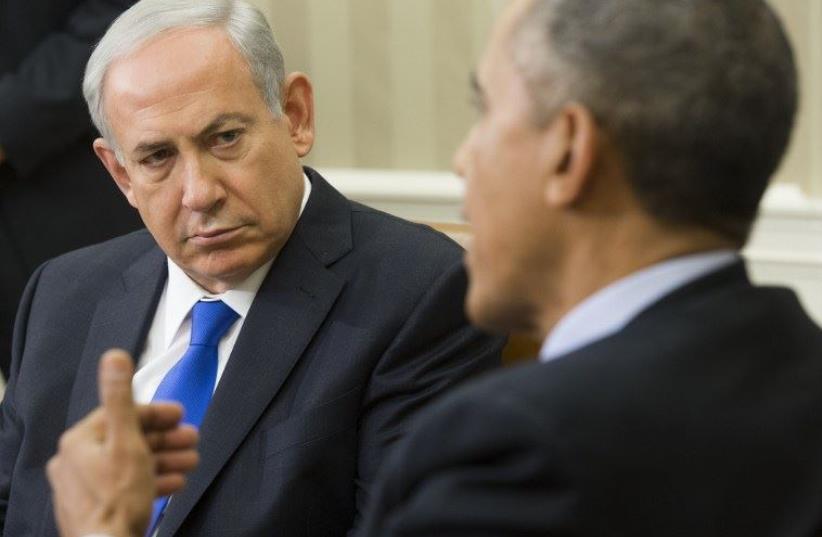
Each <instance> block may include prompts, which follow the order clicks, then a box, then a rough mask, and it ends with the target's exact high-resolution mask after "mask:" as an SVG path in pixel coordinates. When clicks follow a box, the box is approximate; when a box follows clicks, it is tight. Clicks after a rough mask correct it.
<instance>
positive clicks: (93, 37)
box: [0, 0, 134, 177]
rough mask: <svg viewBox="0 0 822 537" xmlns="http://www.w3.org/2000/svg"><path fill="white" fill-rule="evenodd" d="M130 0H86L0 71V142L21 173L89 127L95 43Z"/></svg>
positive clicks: (73, 139)
mask: <svg viewBox="0 0 822 537" xmlns="http://www.w3.org/2000/svg"><path fill="white" fill-rule="evenodd" d="M133 3H134V1H132V0H86V1H84V2H82V3H80V4H79V5H78V6H77V7H76V8H75V10H74V11H73V12H72V13H71V14H70V16H69V18H68V20H67V21H66V23H65V25H64V26H63V27H62V28H61V29H60V30H58V31H55V32H53V33H51V34H49V35H47V36H46V37H45V38H44V39H43V40H42V41H41V42H40V43H39V45H38V46H37V47H35V48H34V49H33V50H31V52H30V53H29V55H28V56H27V57H26V58H24V59H23V61H22V62H21V63H20V65H19V66H18V67H17V69H16V71H13V72H11V73H5V74H0V146H2V147H3V148H4V150H5V152H6V158H7V159H8V164H10V165H11V167H13V168H14V169H15V171H16V172H17V175H18V176H19V177H25V176H26V175H28V174H30V173H31V172H32V171H33V170H34V169H35V168H37V166H38V165H39V164H40V163H42V162H44V161H46V160H48V159H49V158H51V157H52V156H54V155H56V154H58V153H60V151H62V150H64V149H65V148H66V147H67V146H68V145H70V144H71V143H73V142H76V141H77V139H78V138H79V137H80V136H82V135H84V134H85V133H87V132H89V131H90V125H91V123H90V120H89V114H88V110H87V108H86V104H85V100H84V98H83V93H82V81H83V74H84V72H85V68H86V62H87V61H88V59H89V56H90V55H91V51H92V49H93V47H94V45H95V43H96V42H97V41H98V40H99V39H100V38H101V37H102V36H103V34H104V33H105V31H106V29H107V28H108V26H109V25H110V24H111V23H112V22H113V21H114V19H115V18H116V17H117V16H118V15H119V14H120V13H122V12H123V11H124V10H125V9H127V8H128V7H129V6H130V5H131V4H133Z"/></svg>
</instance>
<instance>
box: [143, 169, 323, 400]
mask: <svg viewBox="0 0 822 537" xmlns="http://www.w3.org/2000/svg"><path fill="white" fill-rule="evenodd" d="M303 181H304V184H305V188H304V191H303V199H302V205H301V207H300V215H302V213H303V211H304V210H305V206H306V204H307V203H308V197H309V195H310V194H311V182H310V181H309V180H308V177H306V176H305V174H303ZM167 262H168V279H167V280H166V285H165V288H164V289H163V294H162V295H161V296H160V301H159V302H158V304H157V309H156V310H155V312H154V319H153V320H152V322H151V327H150V328H149V331H148V337H147V339H146V347H145V350H144V351H143V353H142V354H141V355H140V358H139V360H138V361H137V373H136V374H135V375H134V381H133V382H132V387H133V389H134V399H135V401H137V402H138V403H148V402H150V401H151V398H152V397H154V392H155V391H157V387H158V386H159V385H160V382H162V380H163V378H164V377H165V376H166V373H168V372H169V370H171V368H172V367H174V365H175V364H176V363H177V362H178V361H179V360H180V358H182V357H183V355H184V354H185V352H186V350H187V349H188V344H189V340H190V339H191V308H192V307H193V306H194V304H196V303H197V301H199V300H201V299H208V300H212V299H213V300H222V301H223V302H225V303H226V305H228V306H229V307H230V308H231V309H233V310H234V311H235V312H237V314H239V316H240V317H239V319H237V321H236V322H235V323H234V324H233V325H232V326H231V328H229V330H228V331H227V332H226V334H225V335H224V336H223V338H222V339H221V340H220V343H219V345H218V347H217V380H216V382H215V383H214V388H215V390H216V388H217V385H218V384H219V382H220V378H222V375H223V371H225V368H226V365H227V364H228V359H229V357H230V356H231V351H232V350H233V349H234V344H235V343H236V342H237V337H238V336H239V334H240V331H241V330H242V328H243V324H244V323H245V318H246V316H248V311H249V310H250V309H251V304H252V302H254V297H255V296H257V291H258V290H259V289H260V285H262V283H263V280H264V279H265V276H266V274H268V271H269V269H270V268H271V265H272V263H273V262H274V260H273V259H272V260H271V261H269V262H268V263H266V264H265V265H263V266H262V267H260V268H258V269H257V270H256V271H254V273H252V274H251V276H249V277H248V278H247V279H246V280H245V281H244V282H242V283H241V284H240V285H238V286H237V287H236V288H234V289H231V290H229V291H226V292H225V293H222V294H219V295H215V294H213V293H210V292H208V291H206V290H205V289H203V288H202V287H200V286H199V285H198V284H197V283H196V282H194V281H193V280H192V279H191V278H189V277H188V275H187V274H186V273H185V272H183V270H182V269H181V268H180V267H178V266H177V265H176V264H175V263H174V262H173V261H172V260H171V259H168V261H167Z"/></svg>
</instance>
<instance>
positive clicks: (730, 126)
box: [511, 0, 798, 245]
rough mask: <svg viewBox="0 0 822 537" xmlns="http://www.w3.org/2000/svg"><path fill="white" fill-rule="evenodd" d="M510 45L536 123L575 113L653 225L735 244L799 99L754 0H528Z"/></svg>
mask: <svg viewBox="0 0 822 537" xmlns="http://www.w3.org/2000/svg"><path fill="white" fill-rule="evenodd" d="M511 46H512V47H513V50H512V52H513V57H514V59H515V62H516V64H517V66H518V68H519V69H520V70H521V72H522V73H523V75H524V76H525V78H526V80H527V81H528V84H529V88H530V90H531V92H532V94H533V97H534V105H535V115H536V116H537V121H542V122H544V121H547V120H548V119H550V117H551V116H552V114H553V113H554V112H555V111H556V110H557V108H558V107H559V106H561V105H562V104H563V103H565V102H570V101H575V102H579V103H581V104H583V105H584V106H586V107H587V108H589V109H590V110H591V112H592V113H593V115H594V117H595V118H596V120H597V122H598V123H599V125H600V126H601V127H602V128H603V129H604V130H605V132H607V133H608V134H609V135H610V137H611V138H612V140H613V141H614V143H615V144H616V146H617V148H618V150H619V151H620V153H621V155H622V157H623V160H624V165H625V169H626V172H627V175H628V179H629V181H630V183H631V187H632V189H633V191H634V194H635V195H636V197H637V199H638V200H639V202H640V203H641V205H642V206H643V208H644V210H645V211H647V212H648V213H649V214H650V215H651V216H652V217H654V218H655V219H657V220H658V221H660V222H662V223H664V224H667V225H672V226H683V227H697V228H702V229H706V230H709V231H711V232H715V233H719V234H721V235H722V236H724V237H727V238H729V239H731V240H733V241H735V242H736V243H737V244H739V245H742V244H743V243H744V242H745V240H746V239H747V236H748V234H749V232H750V228H751V225H752V223H753V221H754V219H755V217H756V214H757V210H758V205H759V201H760V199H761V197H762V195H763V193H764V191H765V189H766V188H767V184H768V181H769V179H770V177H771V175H772V174H773V173H774V171H775V170H776V168H777V167H778V165H779V163H780V161H781V158H782V156H783V154H784V152H785V149H786V147H787V144H788V141H789V139H790V133H791V130H792V127H793V122H794V116H795V113H796V108H797V100H798V98H797V81H796V78H797V75H796V68H795V64H794V58H793V53H792V51H791V47H790V44H789V43H788V39H787V37H786V35H785V32H784V30H783V28H782V25H781V23H780V21H779V20H778V18H777V17H776V15H775V14H774V12H773V11H772V10H771V8H770V7H769V6H768V5H767V4H766V3H765V2H764V1H763V0H721V1H717V0H533V1H532V2H531V5H530V6H529V8H528V9H527V11H526V13H525V14H524V15H523V16H522V18H521V19H520V21H519V24H518V27H517V28H516V30H515V32H514V34H513V37H512V39H511Z"/></svg>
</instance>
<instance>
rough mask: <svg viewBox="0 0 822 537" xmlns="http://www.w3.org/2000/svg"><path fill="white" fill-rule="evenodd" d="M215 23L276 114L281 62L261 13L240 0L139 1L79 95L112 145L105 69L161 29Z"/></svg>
mask: <svg viewBox="0 0 822 537" xmlns="http://www.w3.org/2000/svg"><path fill="white" fill-rule="evenodd" d="M204 26H217V27H222V28H224V29H225V31H226V33H227V34H228V36H229V38H230V39H231V41H232V42H233V44H234V46H236V47H237V50H238V51H239V52H240V54H241V55H242V56H243V57H244V58H245V59H246V61H247V62H248V65H249V68H250V70H251V75H252V77H253V79H254V83H255V84H256V86H257V88H258V89H259V90H260V93H261V95H262V97H263V99H264V100H265V102H266V103H267V105H268V107H269V108H270V109H271V111H272V112H273V113H274V114H275V115H279V114H280V112H281V109H280V89H281V86H282V83H283V80H284V79H285V63H284V60H283V55H282V52H281V51H280V48H279V46H278V45H277V43H276V41H275V39H274V35H273V34H272V32H271V28H270V26H269V25H268V22H267V21H266V19H265V16H264V15H263V14H262V13H261V12H260V11H259V10H258V9H257V8H256V7H254V6H253V5H251V4H250V3H248V2H246V1H245V0H141V1H140V2H137V3H136V4H134V5H133V6H132V7H131V8H130V9H128V10H127V11H125V12H124V13H123V14H122V15H120V17H118V18H117V20H116V21H114V23H113V24H112V25H111V27H110V28H109V29H108V31H107V32H106V34H105V36H103V38H102V39H101V40H100V43H99V44H98V45H97V47H96V48H95V50H94V52H93V53H92V55H91V58H90V59H89V62H88V65H87V66H86V74H85V79H84V80H83V93H84V95H85V98H86V102H87V103H88V107H89V112H90V113H91V117H92V120H93V121H94V124H95V126H96V127H97V129H98V130H99V131H100V134H101V135H102V136H103V137H104V138H106V139H107V140H108V141H109V142H110V143H111V144H112V145H113V146H116V144H115V143H114V142H115V141H114V139H113V136H112V134H111V130H110V128H109V126H108V123H107V121H106V117H105V111H104V104H103V103H104V98H105V95H104V91H103V88H104V84H105V77H106V73H107V72H108V69H109V67H110V66H111V64H112V63H113V62H115V61H116V60H117V59H119V58H122V57H124V56H127V55H128V54H130V53H131V52H134V51H135V50H137V49H139V48H140V47H141V46H142V45H143V44H145V43H146V42H148V41H149V40H151V39H152V38H154V37H157V36H159V35H160V34H162V33H165V32H169V31H172V30H176V29H183V28H192V27H204Z"/></svg>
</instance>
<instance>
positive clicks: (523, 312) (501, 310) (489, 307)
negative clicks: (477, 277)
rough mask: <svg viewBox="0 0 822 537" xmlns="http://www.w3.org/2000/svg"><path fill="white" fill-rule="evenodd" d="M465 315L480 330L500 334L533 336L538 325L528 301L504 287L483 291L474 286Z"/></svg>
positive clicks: (489, 288)
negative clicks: (531, 334)
mask: <svg viewBox="0 0 822 537" xmlns="http://www.w3.org/2000/svg"><path fill="white" fill-rule="evenodd" d="M465 313H466V315H467V316H468V320H469V321H470V322H471V324H473V325H474V326H476V327H477V328H480V329H482V330H484V331H486V332H490V333H497V334H508V333H511V332H530V331H531V330H533V329H534V326H535V322H536V314H535V310H534V308H533V307H531V305H530V303H529V301H528V300H526V299H524V298H521V297H518V296H516V295H515V294H513V293H507V292H505V291H503V290H502V288H501V287H500V288H495V287H487V286H485V287H483V286H480V285H475V284H474V283H473V282H472V283H471V284H470V286H469V289H468V295H467V297H466V299H465Z"/></svg>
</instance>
